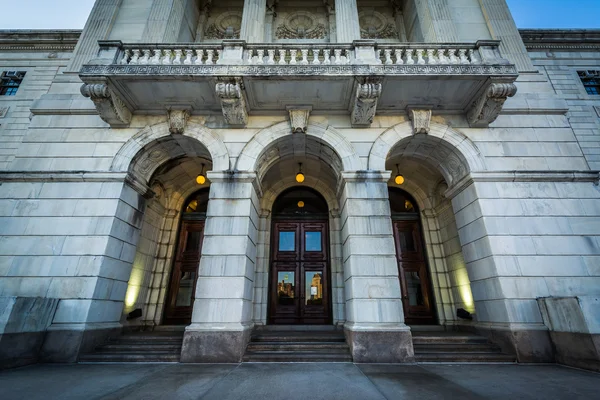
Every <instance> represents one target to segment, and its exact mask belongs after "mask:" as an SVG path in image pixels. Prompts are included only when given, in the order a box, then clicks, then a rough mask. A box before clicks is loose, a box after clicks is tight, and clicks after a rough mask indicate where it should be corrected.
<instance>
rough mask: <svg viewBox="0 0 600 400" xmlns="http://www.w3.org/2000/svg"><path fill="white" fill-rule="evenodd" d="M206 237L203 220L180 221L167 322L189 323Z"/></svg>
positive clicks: (166, 311) (174, 323)
mask: <svg viewBox="0 0 600 400" xmlns="http://www.w3.org/2000/svg"><path fill="white" fill-rule="evenodd" d="M203 239H204V221H187V220H183V221H181V228H180V230H179V242H178V244H177V254H176V255H175V262H174V264H173V271H172V273H171V284H170V285H169V293H168V294H167V298H166V306H165V307H166V308H165V317H164V323H165V324H173V325H179V324H186V325H187V324H189V323H190V322H191V320H192V309H193V306H194V297H195V296H194V294H195V292H196V282H197V281H198V267H199V265H200V254H201V252H202V242H203Z"/></svg>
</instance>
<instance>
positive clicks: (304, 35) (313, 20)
mask: <svg viewBox="0 0 600 400" xmlns="http://www.w3.org/2000/svg"><path fill="white" fill-rule="evenodd" d="M326 35H327V30H326V29H325V25H324V24H322V23H321V22H320V21H318V19H317V17H315V16H314V15H313V14H312V13H310V12H308V11H296V12H293V13H291V14H290V15H289V16H288V17H287V18H286V19H285V21H283V23H282V24H281V25H279V26H278V27H277V30H276V31H275V37H276V38H277V39H324V38H325V37H326Z"/></svg>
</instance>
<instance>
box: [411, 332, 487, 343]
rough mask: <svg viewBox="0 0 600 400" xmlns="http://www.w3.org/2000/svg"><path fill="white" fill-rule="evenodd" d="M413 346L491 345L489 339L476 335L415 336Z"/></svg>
mask: <svg viewBox="0 0 600 400" xmlns="http://www.w3.org/2000/svg"><path fill="white" fill-rule="evenodd" d="M412 340H413V344H432V343H435V344H462V343H473V344H476V343H489V342H488V340H487V338H485V337H482V336H475V335H433V334H428V335H413V336H412Z"/></svg>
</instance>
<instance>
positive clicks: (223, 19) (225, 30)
mask: <svg viewBox="0 0 600 400" xmlns="http://www.w3.org/2000/svg"><path fill="white" fill-rule="evenodd" d="M241 29H242V13H240V12H237V11H226V12H224V13H223V14H221V15H219V16H218V17H217V18H216V19H215V22H214V23H212V24H210V25H209V26H208V27H207V28H206V31H205V32H204V38H205V39H239V38H240V31H241Z"/></svg>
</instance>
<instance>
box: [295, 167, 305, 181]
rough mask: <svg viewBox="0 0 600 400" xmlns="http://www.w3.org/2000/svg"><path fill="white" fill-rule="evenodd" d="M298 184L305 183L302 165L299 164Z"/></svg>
mask: <svg viewBox="0 0 600 400" xmlns="http://www.w3.org/2000/svg"><path fill="white" fill-rule="evenodd" d="M296 182H298V183H302V182H304V174H303V173H302V163H299V164H298V173H297V174H296Z"/></svg>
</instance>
